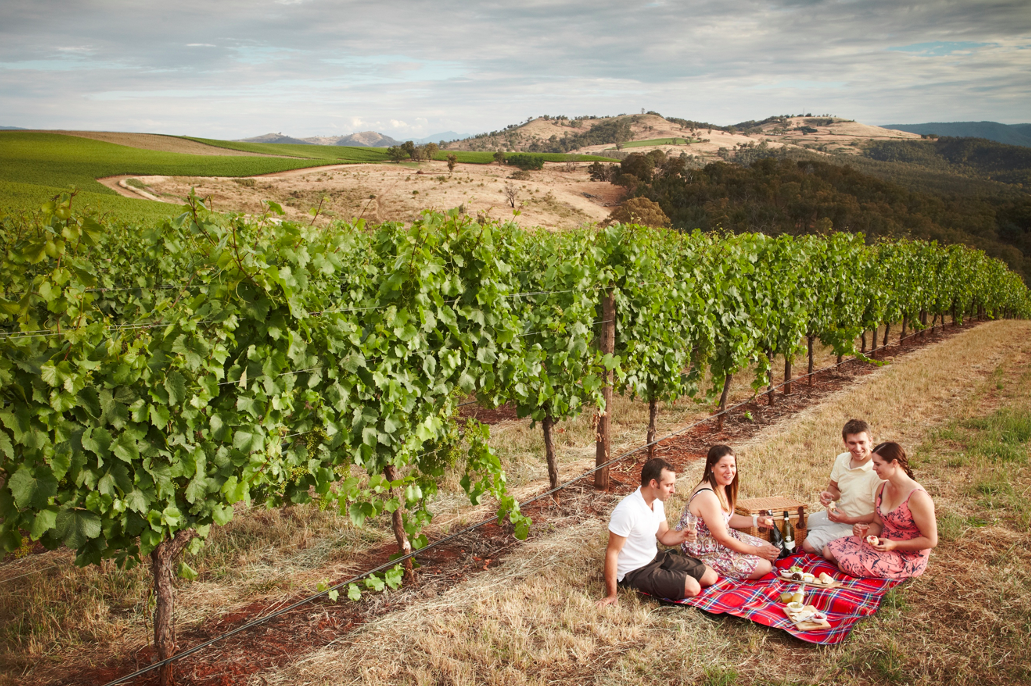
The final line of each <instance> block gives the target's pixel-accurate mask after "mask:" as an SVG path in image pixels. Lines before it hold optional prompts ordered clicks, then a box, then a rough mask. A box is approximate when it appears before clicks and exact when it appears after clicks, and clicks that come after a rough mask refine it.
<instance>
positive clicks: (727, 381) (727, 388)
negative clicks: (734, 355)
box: [716, 374, 734, 431]
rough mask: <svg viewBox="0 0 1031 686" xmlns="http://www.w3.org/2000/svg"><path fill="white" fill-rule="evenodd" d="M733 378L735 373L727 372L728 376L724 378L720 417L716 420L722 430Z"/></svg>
mask: <svg viewBox="0 0 1031 686" xmlns="http://www.w3.org/2000/svg"><path fill="white" fill-rule="evenodd" d="M733 380H734V375H733V374H727V377H726V378H725V379H724V380H723V393H721V394H720V409H719V419H717V420H716V422H717V426H718V428H719V430H720V431H723V418H724V417H725V416H726V415H725V414H724V413H725V412H726V411H727V396H728V395H730V382H731V381H733Z"/></svg>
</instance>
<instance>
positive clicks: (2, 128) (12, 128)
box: [0, 126, 25, 131]
mask: <svg viewBox="0 0 1031 686" xmlns="http://www.w3.org/2000/svg"><path fill="white" fill-rule="evenodd" d="M24 130H25V129H23V128H22V127H20V126H0V131H24Z"/></svg>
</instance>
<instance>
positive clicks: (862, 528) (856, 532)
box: [852, 522, 870, 538]
mask: <svg viewBox="0 0 1031 686" xmlns="http://www.w3.org/2000/svg"><path fill="white" fill-rule="evenodd" d="M869 530H870V525H869V524H867V523H865V522H860V523H859V524H853V525H852V535H853V536H859V538H866V532H867V531H869Z"/></svg>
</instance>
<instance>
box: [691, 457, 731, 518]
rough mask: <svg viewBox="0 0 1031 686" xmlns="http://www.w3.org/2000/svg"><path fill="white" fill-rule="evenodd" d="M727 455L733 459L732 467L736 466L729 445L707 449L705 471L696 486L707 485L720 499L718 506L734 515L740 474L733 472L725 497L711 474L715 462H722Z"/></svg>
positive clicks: (714, 476)
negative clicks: (732, 478)
mask: <svg viewBox="0 0 1031 686" xmlns="http://www.w3.org/2000/svg"><path fill="white" fill-rule="evenodd" d="M727 455H730V456H731V457H733V458H734V466H735V467H736V466H737V456H736V455H734V450H733V449H732V448H731V447H730V446H729V445H714V446H712V447H711V448H709V454H708V455H706V456H705V471H704V472H702V480H701V481H699V482H698V485H701V484H703V483H708V484H709V486H711V487H712V491H713V493H715V494H716V497H717V498H719V499H720V504H721V505H722V506H724V507H725V508H726V511H727V512H730V513H731V514H733V513H734V507H735V506H736V505H737V478H738V476H740V474H739V473H738V472H737V470H736V469H735V470H734V480H733V481H731V482H730V483H729V484H727V488H726V497H724V494H723V493H722V492H721V490H720V488H719V484H717V483H716V475H715V474H713V473H712V468H713V467H714V466H715V465H716V463H717V462H719V461H720V460H722V459H723V458H724V457H726V456H727Z"/></svg>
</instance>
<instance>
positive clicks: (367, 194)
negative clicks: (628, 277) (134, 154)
mask: <svg viewBox="0 0 1031 686" xmlns="http://www.w3.org/2000/svg"><path fill="white" fill-rule="evenodd" d="M587 166H588V165H587V164H586V163H579V164H571V165H567V164H565V163H548V164H546V165H545V168H544V169H543V170H540V171H531V172H520V171H519V170H517V169H515V168H513V167H499V166H497V165H493V164H491V165H483V164H459V165H458V167H457V168H456V169H455V172H454V173H453V174H449V173H448V169H447V164H446V163H445V162H422V163H419V164H415V163H410V164H400V165H399V164H347V165H334V166H327V167H317V168H313V169H305V170H303V171H302V170H294V171H289V172H280V173H276V174H268V175H265V176H258V177H253V178H246V179H239V178H222V177H181V176H178V177H170V176H137V177H115V178H112V179H101V181H102V182H106V185H107V186H108V187H109V188H112V189H114V190H116V191H118V192H119V193H121V194H122V195H126V196H128V197H148V196H154V197H156V198H157V199H162V200H165V201H167V202H173V203H181V202H182V198H183V197H185V196H186V195H187V194H188V193H189V192H190V189H191V188H194V189H195V190H196V193H197V195H199V196H201V197H204V198H210V205H211V206H213V207H214V208H215V209H216V210H219V211H233V212H246V213H249V214H258V215H260V214H261V213H262V212H263V211H264V206H263V205H262V203H263V201H265V200H274V201H276V202H278V203H280V204H281V205H282V206H283V209H284V210H285V211H286V218H287V219H291V220H294V221H305V222H307V221H310V220H311V219H312V217H311V216H310V215H309V213H308V211H309V210H310V209H312V208H314V207H318V206H319V204H320V203H322V212H321V214H320V218H319V220H318V221H319V222H322V223H325V222H328V221H332V220H339V219H345V220H346V219H352V218H355V217H361V218H364V219H365V220H366V221H370V222H383V221H404V222H410V221H412V220H413V219H415V218H417V217H418V216H419V212H420V211H422V210H424V209H434V210H449V209H453V208H458V209H459V210H460V211H461V212H464V213H465V214H468V215H471V216H473V217H475V216H477V215H486V216H491V217H494V218H500V219H506V218H512V217H513V215H512V210H513V209H518V210H519V212H520V214H519V216H516V217H514V220H515V221H516V222H517V223H518V224H519V225H520V226H527V227H530V226H543V227H547V228H550V229H567V228H575V227H577V226H580V225H581V224H584V223H588V222H599V221H602V220H604V219H605V218H606V217H607V216H608V214H609V212H611V211H612V209H613V207H614V206H615V205H617V204H619V202H620V201H621V200H622V194H623V189H622V188H620V187H619V186H613V185H612V184H610V183H607V182H596V181H591V179H590V176H589V175H588V173H587ZM123 179H124V180H125V181H126V184H127V185H128V186H129V188H126V187H125V186H119V185H118V182H119V181H120V180H123ZM507 187H511V188H513V189H514V191H515V194H516V196H515V205H516V206H515V208H513V207H511V205H510V204H509V202H508V200H507V197H506V195H505V190H506V188H507ZM144 193H145V194H147V195H146V196H144V195H143V194H144ZM323 198H325V201H323Z"/></svg>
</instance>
